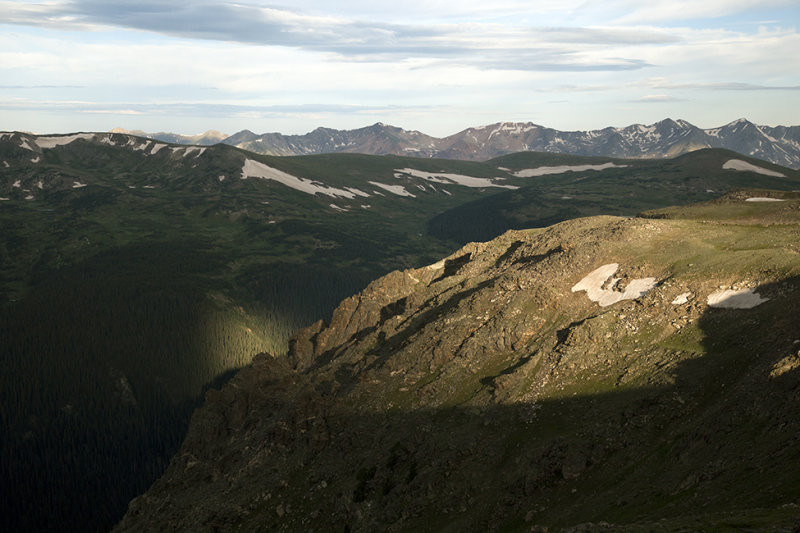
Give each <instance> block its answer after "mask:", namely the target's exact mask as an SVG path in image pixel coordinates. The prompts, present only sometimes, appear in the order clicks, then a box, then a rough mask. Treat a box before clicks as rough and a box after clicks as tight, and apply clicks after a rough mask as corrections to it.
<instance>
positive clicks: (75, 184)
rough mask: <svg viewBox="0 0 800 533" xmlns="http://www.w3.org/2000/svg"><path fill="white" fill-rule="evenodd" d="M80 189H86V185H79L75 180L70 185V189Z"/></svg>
mask: <svg viewBox="0 0 800 533" xmlns="http://www.w3.org/2000/svg"><path fill="white" fill-rule="evenodd" d="M81 187H86V183H81V182H80V181H77V180H75V181H74V182H73V183H72V188H73V189H80V188H81Z"/></svg>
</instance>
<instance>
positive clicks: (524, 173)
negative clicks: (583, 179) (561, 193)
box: [513, 163, 628, 178]
mask: <svg viewBox="0 0 800 533" xmlns="http://www.w3.org/2000/svg"><path fill="white" fill-rule="evenodd" d="M627 166H628V165H616V164H614V163H603V164H601V165H559V166H554V167H536V168H526V169H523V170H518V171H516V172H514V173H513V174H514V175H515V176H516V177H518V178H533V177H535V176H546V175H548V174H563V173H564V172H584V171H586V170H606V169H607V168H625V167H627Z"/></svg>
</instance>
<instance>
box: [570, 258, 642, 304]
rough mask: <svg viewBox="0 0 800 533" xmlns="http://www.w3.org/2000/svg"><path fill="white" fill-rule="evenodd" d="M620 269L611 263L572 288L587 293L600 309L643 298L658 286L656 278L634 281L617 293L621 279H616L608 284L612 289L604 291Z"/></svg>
mask: <svg viewBox="0 0 800 533" xmlns="http://www.w3.org/2000/svg"><path fill="white" fill-rule="evenodd" d="M618 268H619V264H618V263H609V264H607V265H603V266H601V267H600V268H597V269H595V270H593V271H592V272H590V273H589V274H587V275H586V277H585V278H583V279H582V280H580V281H579V282H578V283H576V284H575V285H574V286H573V287H572V292H578V291H586V294H587V295H588V296H589V299H590V300H591V301H593V302H597V303H598V304H599V305H600V307H607V306H609V305H612V304H615V303H617V302H620V301H622V300H635V299H637V298H641V297H642V296H644V295H645V294H647V292H648V291H649V290H650V289H652V288H653V287H655V286H656V285H657V283H656V279H655V278H642V279H634V280H631V282H630V283H628V286H627V287H625V290H624V291H616V290H612V289H613V288H614V286H616V284H617V283H619V281H620V278H614V279H612V280H611V282H610V283H609V284H608V285H609V287H611V289H604V288H603V285H604V284H605V282H606V281H607V280H608V279H609V278H610V277H611V276H613V275H614V273H615V272H616V271H617V269H618Z"/></svg>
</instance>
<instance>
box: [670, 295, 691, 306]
mask: <svg viewBox="0 0 800 533" xmlns="http://www.w3.org/2000/svg"><path fill="white" fill-rule="evenodd" d="M691 297H692V293H691V292H684V293H681V294H679V295H677V296H676V297H675V299H674V300H672V305H683V304H685V303H686V302H688V301H689V298H691Z"/></svg>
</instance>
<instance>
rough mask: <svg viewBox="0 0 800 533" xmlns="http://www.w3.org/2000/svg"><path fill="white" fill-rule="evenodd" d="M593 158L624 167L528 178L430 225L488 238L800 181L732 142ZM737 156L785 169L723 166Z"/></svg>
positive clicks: (524, 159)
mask: <svg viewBox="0 0 800 533" xmlns="http://www.w3.org/2000/svg"><path fill="white" fill-rule="evenodd" d="M586 159H587V164H598V163H603V162H608V161H613V162H614V163H615V164H617V165H625V167H624V168H610V169H607V170H603V171H602V172H597V171H584V172H566V173H561V174H552V175H545V176H539V177H534V178H527V183H528V186H526V187H524V188H522V189H520V190H517V191H507V192H502V193H500V194H497V195H493V196H491V197H487V198H481V199H477V200H474V201H472V202H470V203H466V204H463V205H460V206H458V207H456V208H454V209H452V210H450V211H447V212H445V213H443V214H441V215H438V216H436V217H434V218H433V219H432V220H431V222H430V224H429V225H428V230H429V232H430V233H431V234H432V235H435V236H437V237H439V238H449V239H455V240H458V241H460V242H469V241H485V240H488V239H491V238H493V237H495V236H497V235H499V234H501V233H502V232H503V231H505V230H506V229H509V228H514V229H524V228H530V227H544V226H548V225H550V224H554V223H556V222H560V221H562V220H568V219H570V218H576V217H581V216H591V215H599V214H614V215H635V214H636V213H638V212H640V211H644V210H648V209H654V208H657V207H659V206H667V205H685V204H689V203H694V202H701V201H705V200H709V199H711V198H715V197H717V196H719V195H721V194H722V193H725V192H728V191H730V190H732V189H735V188H739V187H748V188H758V187H762V188H769V189H780V190H792V189H797V188H798V183H800V173H798V172H797V171H793V170H789V169H783V168H782V167H778V166H775V165H772V164H770V163H766V162H763V161H759V160H755V159H750V158H747V157H744V156H742V155H740V154H736V153H734V152H731V151H728V150H700V151H697V152H692V153H689V154H686V155H683V156H681V157H678V158H675V159H669V160H609V159H601V158H586ZM730 159H741V160H747V161H749V162H751V163H752V164H754V165H756V166H760V167H761V168H764V169H767V170H777V171H779V172H782V173H784V174H785V176H786V177H784V178H778V177H770V176H765V175H763V174H757V173H753V172H740V171H733V170H723V168H722V166H723V164H724V163H725V162H727V161H728V160H730ZM489 163H492V164H495V165H497V166H498V167H504V168H508V169H510V170H512V171H517V170H520V169H525V168H536V167H538V166H556V165H570V164H576V161H575V159H574V158H572V159H571V158H570V157H569V156H556V155H555V154H553V155H551V154H532V153H519V154H512V155H509V156H503V157H500V158H497V159H494V160H492V161H490V162H489Z"/></svg>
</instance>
